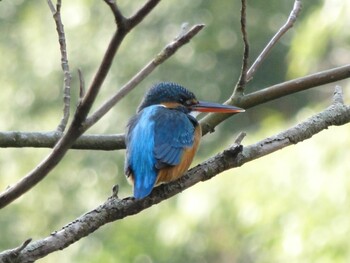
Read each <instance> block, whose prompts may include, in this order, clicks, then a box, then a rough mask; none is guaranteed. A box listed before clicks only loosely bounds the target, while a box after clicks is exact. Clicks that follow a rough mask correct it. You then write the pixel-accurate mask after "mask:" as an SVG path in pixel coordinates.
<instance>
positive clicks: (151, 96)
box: [137, 82, 198, 112]
mask: <svg viewBox="0 0 350 263" xmlns="http://www.w3.org/2000/svg"><path fill="white" fill-rule="evenodd" d="M164 103H167V104H168V103H173V104H174V105H175V104H178V105H179V106H180V105H183V106H190V105H193V104H196V103H198V101H197V99H196V96H195V95H194V94H193V93H192V92H191V91H189V90H187V89H185V88H184V87H182V86H181V85H179V84H176V83H173V82H161V83H158V84H155V85H154V86H153V87H152V88H150V89H149V90H148V92H147V93H146V94H145V96H144V98H143V100H142V102H141V104H140V106H139V107H138V109H137V112H139V111H141V110H143V109H144V108H146V107H148V106H151V105H158V104H164Z"/></svg>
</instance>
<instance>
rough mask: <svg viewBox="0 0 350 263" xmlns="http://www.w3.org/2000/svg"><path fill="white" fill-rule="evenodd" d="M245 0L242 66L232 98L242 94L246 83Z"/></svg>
mask: <svg viewBox="0 0 350 263" xmlns="http://www.w3.org/2000/svg"><path fill="white" fill-rule="evenodd" d="M246 16H247V14H246V1H245V0H242V7H241V31H242V38H243V44H244V50H243V58H242V68H241V74H240V76H239V79H238V82H237V84H236V87H235V89H234V92H233V94H232V99H233V97H235V96H238V97H240V96H242V95H243V93H244V88H245V86H246V83H247V70H248V59H249V43H248V35H247V29H246V26H247V25H246V24H247V23H246Z"/></svg>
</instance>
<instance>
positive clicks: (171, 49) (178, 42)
mask: <svg viewBox="0 0 350 263" xmlns="http://www.w3.org/2000/svg"><path fill="white" fill-rule="evenodd" d="M203 28H204V25H203V24H199V25H195V26H193V27H192V28H191V29H190V30H189V31H188V32H186V33H185V34H182V35H181V37H178V38H176V39H175V40H174V41H173V42H171V43H169V44H168V45H166V46H165V47H164V48H163V50H162V51H161V52H159V53H158V54H157V55H156V56H155V57H154V58H153V59H152V60H151V61H150V62H149V63H148V64H147V65H146V66H145V67H143V68H142V69H141V70H140V71H139V72H138V73H136V75H134V76H133V77H132V78H131V79H130V80H129V81H128V82H127V83H126V84H125V85H124V86H123V87H122V88H121V89H120V90H119V91H118V92H117V93H116V94H115V95H113V96H112V97H111V98H110V99H108V100H107V101H106V102H105V103H104V104H103V105H102V106H101V107H100V108H99V109H98V110H96V112H94V113H93V114H92V115H91V116H90V117H88V118H87V120H86V121H85V123H84V125H85V128H86V129H87V128H89V127H91V126H92V125H94V124H95V123H96V122H97V121H99V120H100V119H101V118H102V117H103V116H104V115H105V114H106V113H107V112H108V111H109V110H110V109H111V108H112V107H113V106H114V105H115V104H116V103H118V102H119V101H120V100H121V99H122V98H124V97H125V95H126V94H128V93H129V92H130V91H131V90H133V89H134V88H135V87H136V86H137V85H138V84H139V83H140V82H141V81H142V80H144V79H145V78H146V77H147V76H148V75H149V74H151V73H152V72H153V71H154V70H155V69H156V68H157V67H158V66H159V65H160V64H162V63H163V62H164V61H165V60H167V59H168V58H169V57H171V56H172V55H173V54H174V53H175V52H176V51H177V50H178V49H179V48H180V47H182V46H183V45H184V44H186V43H188V42H189V41H190V40H191V39H192V38H193V37H194V36H195V35H197V34H198V33H199V31H201V30H202V29H203Z"/></svg>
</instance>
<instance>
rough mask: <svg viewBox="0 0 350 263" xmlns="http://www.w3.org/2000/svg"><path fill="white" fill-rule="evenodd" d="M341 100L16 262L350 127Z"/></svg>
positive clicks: (120, 202)
mask: <svg viewBox="0 0 350 263" xmlns="http://www.w3.org/2000/svg"><path fill="white" fill-rule="evenodd" d="M341 98H342V91H341V88H340V87H337V88H336V91H335V95H334V102H333V104H332V105H331V106H329V107H328V108H327V109H325V110H324V111H322V112H320V113H318V114H315V115H314V116H312V117H310V118H308V119H307V120H305V121H304V122H301V123H299V124H298V125H296V126H294V127H292V128H289V129H287V130H285V131H283V132H281V133H279V134H276V135H274V136H271V137H269V138H266V139H264V140H262V141H259V142H257V143H255V144H252V145H249V146H246V147H244V148H243V150H242V146H241V145H238V144H233V145H232V146H230V147H229V148H227V149H225V150H224V151H223V152H221V153H219V154H217V155H215V156H214V157H212V158H210V159H208V160H207V161H205V162H203V163H201V164H200V165H197V166H196V167H194V168H192V169H191V170H189V171H188V172H187V173H186V174H185V175H184V176H183V177H181V178H180V179H178V180H177V181H174V182H172V183H169V184H165V185H161V186H159V187H156V188H155V189H154V190H153V191H152V193H151V195H150V196H148V197H146V198H144V199H141V200H135V199H133V198H130V197H128V198H124V199H119V198H118V197H117V196H116V194H113V195H112V196H111V197H110V198H108V200H107V201H106V202H105V203H104V204H102V205H100V206H98V207H97V208H95V209H93V210H92V211H90V212H88V213H86V214H84V215H82V216H81V217H79V218H77V219H76V220H74V221H73V222H71V223H69V224H67V225H66V226H64V227H63V228H62V229H61V230H59V231H56V232H54V233H52V234H51V235H50V236H48V237H46V238H44V239H41V240H37V241H34V242H32V243H30V244H29V245H28V246H26V247H25V248H24V249H23V250H21V251H20V252H19V254H18V257H17V258H16V260H17V261H16V262H33V261H35V260H37V259H39V258H42V257H44V256H46V255H48V254H49V253H52V252H54V251H57V250H61V249H64V248H65V247H67V246H69V245H71V244H72V243H74V242H77V241H78V240H79V239H81V238H83V237H85V236H87V235H89V234H91V233H92V232H94V231H95V230H97V229H98V228H100V227H101V226H103V225H105V224H107V223H110V222H113V221H116V220H120V219H122V218H125V217H127V216H130V215H134V214H137V213H139V212H140V211H142V210H145V209H147V208H149V207H151V206H152V205H155V204H158V203H160V202H162V201H164V200H166V199H168V198H170V197H172V196H174V195H176V194H178V193H180V192H182V191H184V190H185V189H187V188H189V187H191V186H193V185H194V184H197V183H198V182H200V181H206V180H209V179H211V178H213V177H214V176H216V175H218V174H220V173H221V172H223V171H226V170H228V169H232V168H235V167H239V166H242V165H243V164H245V163H247V162H250V161H252V160H254V159H257V158H260V157H262V156H265V155H268V154H270V153H272V152H275V151H277V150H280V149H283V148H285V147H287V146H289V145H293V144H297V143H299V142H301V141H304V140H306V139H309V138H311V137H312V136H313V135H315V134H317V133H319V132H321V131H322V130H324V129H327V128H328V127H330V126H332V125H337V126H339V125H344V124H346V123H349V122H350V107H349V106H346V105H344V104H343V103H342V99H341ZM239 138H241V136H239ZM239 140H240V139H239ZM1 260H3V261H4V262H7V261H6V260H8V251H4V252H3V253H1V254H0V262H2V261H1Z"/></svg>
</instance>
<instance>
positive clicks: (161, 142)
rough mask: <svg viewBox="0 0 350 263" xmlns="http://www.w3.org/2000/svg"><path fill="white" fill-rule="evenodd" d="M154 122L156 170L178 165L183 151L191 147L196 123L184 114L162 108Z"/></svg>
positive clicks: (158, 110)
mask: <svg viewBox="0 0 350 263" xmlns="http://www.w3.org/2000/svg"><path fill="white" fill-rule="evenodd" d="M154 121H155V126H154V128H155V137H154V156H155V158H156V164H155V166H156V168H157V169H161V168H164V167H167V166H174V165H177V164H179V163H180V161H181V157H182V154H183V152H184V149H185V148H189V147H191V146H192V145H193V142H194V130H195V125H196V121H195V120H194V119H192V118H191V117H190V116H189V115H187V114H185V113H184V112H181V111H179V110H175V109H167V108H163V107H162V108H159V109H157V114H156V115H155V116H154Z"/></svg>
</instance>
